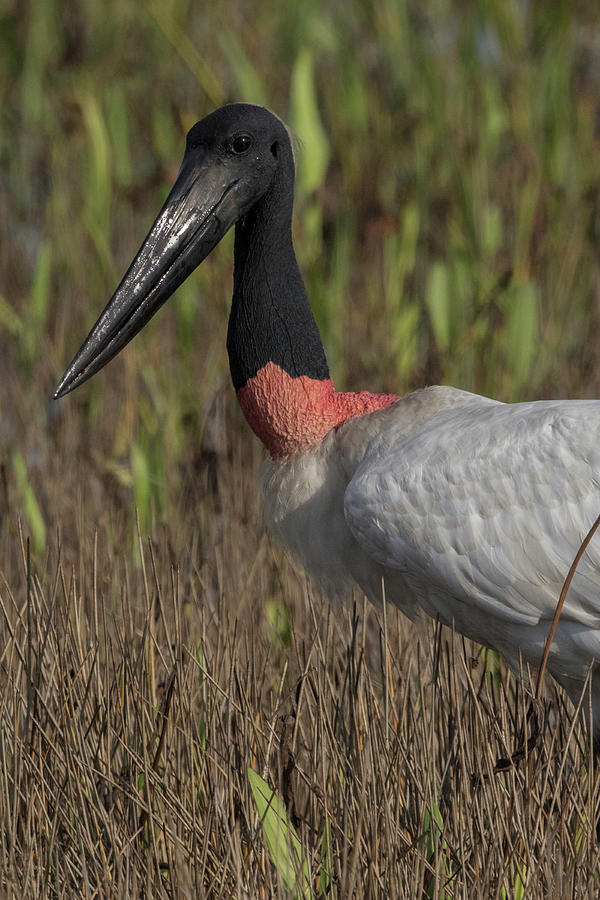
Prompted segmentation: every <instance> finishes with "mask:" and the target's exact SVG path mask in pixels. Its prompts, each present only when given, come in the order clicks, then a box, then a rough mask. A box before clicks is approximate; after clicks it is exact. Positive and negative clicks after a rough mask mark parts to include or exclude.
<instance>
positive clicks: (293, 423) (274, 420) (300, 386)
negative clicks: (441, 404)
mask: <svg viewBox="0 0 600 900" xmlns="http://www.w3.org/2000/svg"><path fill="white" fill-rule="evenodd" d="M237 397H238V401H239V404H240V406H241V408H242V412H243V413H244V415H245V417H246V419H247V421H248V424H249V425H250V427H251V428H252V430H253V431H254V432H255V434H257V435H258V437H259V438H260V439H261V441H262V442H263V444H264V445H265V447H266V448H267V450H268V451H269V453H270V454H271V456H273V457H275V458H277V457H281V456H289V455H290V454H291V453H297V452H299V451H302V450H306V449H308V447H310V446H313V445H314V444H318V443H319V441H322V440H323V438H324V437H325V435H326V434H327V432H328V431H331V429H332V428H335V426H336V425H341V424H342V422H345V421H346V419H350V418H352V417H353V416H362V415H365V413H370V412H374V411H375V410H376V409H382V408H383V407H384V406H389V405H390V404H391V403H395V402H396V400H398V399H399V398H398V397H397V396H396V394H371V393H369V391H359V392H348V393H343V392H338V391H336V389H335V388H334V386H333V381H332V380H331V378H328V379H327V380H326V381H320V380H319V379H315V378H308V377H307V376H306V375H300V377H299V378H292V377H291V375H288V373H287V372H285V371H284V370H283V369H282V368H280V367H279V366H277V365H275V363H272V362H269V363H267V365H266V366H264V367H263V368H262V369H260V370H259V371H258V372H257V373H256V375H255V376H254V377H253V378H250V379H249V380H248V381H247V382H246V384H245V385H244V387H242V388H240V389H239V391H238V392H237Z"/></svg>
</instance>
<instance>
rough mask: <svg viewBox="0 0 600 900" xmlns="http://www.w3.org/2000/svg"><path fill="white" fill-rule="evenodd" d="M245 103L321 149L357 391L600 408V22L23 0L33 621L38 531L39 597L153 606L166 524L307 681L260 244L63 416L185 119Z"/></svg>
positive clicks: (333, 302) (21, 420) (326, 218)
mask: <svg viewBox="0 0 600 900" xmlns="http://www.w3.org/2000/svg"><path fill="white" fill-rule="evenodd" d="M238 100H245V101H250V102H255V103H261V104H265V105H267V106H268V107H270V108H271V109H272V110H274V111H275V112H276V113H277V114H279V115H280V116H281V117H282V118H283V119H284V120H286V121H287V122H288V123H289V124H290V125H291V126H292V128H293V129H294V131H295V133H296V135H297V137H298V152H297V163H298V173H297V175H298V177H297V191H296V194H297V202H296V217H295V240H296V249H297V255H298V258H299V261H300V265H301V269H302V270H303V272H304V275H305V278H306V281H307V284H308V289H309V296H310V297H311V302H312V305H313V309H314V312H315V315H316V318H317V321H318V324H319V326H320V328H321V332H322V336H323V340H324V344H325V348H326V351H327V354H328V358H329V362H330V367H331V371H332V375H333V376H334V379H335V381H336V385H337V387H338V388H344V389H355V388H368V389H371V390H393V391H396V392H399V393H403V392H406V391H408V390H410V389H413V388H416V387H420V386H423V385H425V384H428V383H435V382H441V383H448V384H454V385H456V386H458V387H461V388H465V389H467V390H473V391H477V392H481V393H486V394H490V395H493V396H494V397H497V398H499V399H502V400H507V401H514V400H520V399H524V398H528V399H535V398H544V397H559V396H560V397H583V396H596V397H600V367H599V351H600V344H599V340H600V256H599V253H598V249H599V246H600V7H599V5H598V3H597V2H596V0H589V2H584V0H582V2H578V3H572V2H570V0H555V2H552V3H546V2H542V0H529V2H526V0H523V2H516V0H470V2H469V0H419V2H411V0H344V2H338V0H327V2H323V0H304V2H303V3H301V4H299V3H296V2H293V0H280V2H279V3H276V4H274V3H268V2H266V0H253V2H250V0H236V2H232V3H227V4H225V3H215V4H210V3H198V2H194V0H161V2H158V0H156V2H155V0H142V2H134V0H103V2H99V0H78V2H73V3H71V2H61V0H0V571H1V573H2V584H3V585H4V587H0V592H2V591H4V590H5V589H6V591H7V592H8V594H9V595H10V596H11V597H13V596H14V598H16V599H15V601H14V602H15V609H20V610H21V613H20V616H21V618H20V621H21V624H22V623H23V609H24V606H23V604H24V603H25V602H26V601H27V602H29V601H28V599H27V598H29V599H30V597H31V594H30V588H31V581H30V578H29V579H26V578H25V575H26V571H25V570H26V569H27V562H26V553H25V551H24V540H25V537H26V536H29V537H30V539H31V563H30V564H31V565H33V566H34V567H35V570H36V572H37V573H38V576H39V579H40V582H39V584H40V590H42V589H43V587H44V585H53V586H54V590H56V589H57V576H56V566H57V559H60V563H61V565H63V566H65V571H69V570H70V571H72V572H73V573H74V574H73V578H76V583H77V585H78V587H77V589H75V588H73V590H74V591H75V592H76V593H77V595H78V596H79V597H83V598H84V606H85V603H86V602H87V601H86V600H85V598H86V597H88V598H89V597H91V596H93V597H94V598H95V597H96V590H97V588H98V589H99V590H100V593H101V595H102V598H103V601H104V603H105V606H106V608H107V609H111V610H112V611H113V612H114V613H115V615H117V616H118V615H120V614H121V612H122V611H123V604H124V603H125V599H126V598H127V602H128V603H129V602H131V603H132V604H133V607H135V603H136V602H137V600H139V604H140V609H142V610H146V611H147V606H146V605H145V604H146V601H145V600H144V598H146V599H147V596H148V585H147V582H146V570H145V569H144V568H143V567H142V562H143V541H144V539H145V538H146V537H147V536H151V537H152V540H153V542H154V543H153V546H154V547H155V552H156V561H157V565H158V569H159V574H158V575H157V578H158V580H159V581H160V579H161V578H162V579H165V580H166V583H167V584H168V582H169V578H170V575H169V572H170V568H169V567H170V566H171V565H172V566H174V567H175V570H177V571H178V572H179V573H180V575H181V578H182V587H181V591H182V597H183V598H184V599H183V600H182V603H183V604H184V608H185V610H186V612H185V615H186V616H187V619H186V622H187V625H186V628H189V629H190V631H189V634H190V641H192V643H193V640H196V636H197V634H198V633H200V631H201V629H200V625H199V624H198V622H196V624H195V625H193V620H194V613H193V612H192V611H190V610H191V609H192V607H194V604H197V603H200V604H202V603H208V602H209V601H208V600H207V599H206V598H207V597H209V598H210V597H211V596H214V597H218V598H221V600H220V602H223V598H228V600H227V603H228V604H229V606H228V608H229V609H230V610H232V611H233V612H234V613H235V615H239V616H240V617H242V616H243V615H247V616H249V617H250V618H249V621H251V622H253V623H255V624H256V626H257V628H258V629H259V632H260V628H263V629H265V632H264V633H265V634H266V635H267V636H268V637H267V638H265V640H267V643H268V646H269V647H270V648H271V650H273V648H277V652H276V653H272V654H271V656H272V657H273V658H274V661H273V659H271V662H270V664H273V665H274V666H275V671H276V672H278V673H279V674H281V667H282V666H283V665H284V663H283V662H282V660H283V659H285V652H286V651H285V648H286V647H287V646H289V640H290V636H289V621H288V618H287V611H288V610H289V608H290V607H291V606H292V605H293V603H292V601H291V600H290V597H291V596H292V594H293V596H294V597H295V598H298V597H300V596H301V590H300V589H299V587H298V583H297V582H294V583H295V584H296V587H295V588H294V589H293V590H292V583H293V578H294V577H295V576H293V575H292V574H291V572H292V570H291V569H289V567H287V568H286V566H287V563H284V562H282V561H281V558H280V557H279V556H278V555H277V551H276V550H273V549H272V548H271V545H270V543H269V542H268V540H267V539H266V537H265V534H264V526H263V524H262V519H261V510H260V502H259V500H258V497H257V492H256V491H255V490H254V488H253V486H252V485H253V481H254V478H255V475H256V474H257V472H258V470H259V466H260V461H261V459H262V448H261V447H260V446H258V443H257V441H256V440H255V439H254V438H253V436H252V435H251V434H250V432H249V429H247V427H246V426H245V423H244V422H243V419H242V416H241V414H240V413H239V411H238V409H237V406H236V402H235V397H234V393H233V390H232V389H231V387H230V385H229V380H228V368H227V356H226V350H225V334H226V324H227V316H228V309H229V299H230V293H231V284H232V236H229V238H228V239H226V240H224V241H223V242H222V244H221V245H220V246H219V247H218V248H217V249H216V250H215V252H214V253H213V254H212V256H211V257H210V258H209V259H208V260H207V261H206V262H205V263H204V264H203V265H202V266H201V268H200V269H199V270H198V271H197V272H196V273H194V275H193V276H192V277H191V278H190V279H189V280H188V282H187V283H186V284H184V285H183V286H182V287H181V288H180V290H179V291H178V292H177V294H176V296H175V298H174V299H173V300H172V301H171V302H170V303H169V304H168V305H167V306H166V307H165V308H164V309H163V310H162V311H161V312H160V314H159V315H158V316H157V318H156V319H155V320H154V321H153V322H152V324H151V325H150V326H149V327H148V328H147V329H145V331H144V332H143V333H142V334H141V335H140V336H139V337H138V338H137V339H136V340H135V341H134V343H133V344H132V345H130V346H129V347H128V348H127V350H126V351H125V352H124V353H123V354H122V355H121V356H120V357H119V358H118V359H117V360H115V361H114V362H112V363H111V364H110V366H109V367H108V368H107V369H106V370H105V371H103V372H102V373H101V374H100V375H99V376H97V377H96V378H95V379H93V380H92V381H91V382H90V383H88V384H86V385H85V386H84V387H83V388H82V389H79V390H78V391H76V392H75V394H73V395H71V396H69V397H68V398H66V399H65V400H62V401H60V402H59V403H56V402H54V401H53V400H52V399H51V397H52V392H53V389H54V386H55V385H56V383H57V381H58V378H59V377H60V375H61V374H62V372H63V370H64V368H65V366H66V364H67V363H68V362H69V361H70V359H71V358H72V356H73V354H74V353H75V351H76V349H77V348H78V347H79V345H80V343H81V341H82V339H83V338H84V337H85V335H86V334H87V332H88V330H89V328H90V327H91V325H92V324H93V322H94V321H95V319H96V317H97V315H98V314H99V312H100V311H101V309H102V308H103V306H104V304H105V303H106V301H107V300H108V298H109V297H110V295H111V294H112V292H113V290H114V288H115V286H116V285H117V283H118V281H119V280H120V277H121V275H122V273H123V272H124V270H125V269H126V267H127V265H128V263H129V261H130V259H131V258H132V256H133V254H134V252H135V251H136V250H137V248H138V246H139V244H140V243H141V240H142V238H143V237H144V235H145V234H146V231H147V229H148V227H149V225H150V224H151V222H152V221H153V219H154V217H155V215H156V213H157V211H158V209H159V207H160V205H161V203H162V201H163V199H164V197H165V195H166V193H167V191H168V189H169V187H170V185H171V183H172V181H173V179H174V177H175V175H176V173H177V171H178V166H179V163H180V160H181V157H182V154H183V148H184V139H185V133H186V131H187V130H188V129H189V128H190V127H191V126H192V125H193V124H194V123H195V122H196V121H197V120H198V119H200V118H201V117H202V116H204V115H205V114H207V113H208V112H209V111H211V110H212V109H214V108H215V107H217V106H219V105H221V104H223V103H225V102H229V101H238ZM136 517H137V519H136ZM138 533H139V535H140V536H141V538H142V541H141V542H140V541H139V540H138ZM153 564H154V563H153ZM148 565H149V563H148ZM161 566H162V568H161ZM30 577H31V571H30ZM72 584H75V582H73V583H72ZM68 585H69V580H68V578H67V579H66V581H65V585H64V596H65V598H67V597H68V596H70V590H71V588H70V587H69V586H68ZM282 588H283V590H282ZM294 590H295V593H294ZM11 592H12V593H11ZM136 592H138V593H136ZM211 592H212V593H211ZM282 594H283V597H284V599H283V600H282V599H281V597H282ZM19 597H20V598H21V600H19ZM199 597H200V598H202V599H201V600H199V599H198V598H199ZM136 598H137V600H136ZM140 598H142V599H140ZM294 602H295V601H294ZM65 603H66V606H67V607H68V606H69V603H68V602H67V600H66V599H65ZM209 605H210V604H209ZM51 606H52V604H50V605H49V606H48V609H50V608H51ZM127 608H128V609H129V612H128V615H130V616H134V614H133V613H132V612H131V609H130V608H129V607H127ZM194 608H195V607H194ZM282 610H283V613H284V614H283V617H282ZM48 615H49V616H50V615H51V614H50V612H48ZM78 615H79V614H78ZM90 615H91V613H90ZM123 615H125V614H124V613H123ZM9 618H10V617H9ZM92 618H93V617H92ZM134 618H135V616H134ZM142 618H143V617H142ZM78 621H79V620H78ZM194 621H195V620H194ZM211 621H212V622H213V625H214V621H215V620H211ZM191 623H192V624H191ZM96 625H97V621H96ZM202 627H203V628H204V627H205V626H204V625H203V626H202ZM199 630H200V631H199ZM259 632H257V633H259ZM12 633H13V632H11V634H12ZM15 633H16V632H15ZM57 633H60V629H59V632H57ZM202 633H203V635H204V638H203V640H206V632H205V631H204V632H202ZM144 634H145V632H144ZM13 636H14V635H13ZM42 637H43V636H42ZM42 637H40V641H41V644H40V646H42V644H43V645H44V646H45V643H44V642H45V640H46V638H45V637H44V638H43V640H42ZM146 637H147V636H146ZM146 637H144V640H146ZM198 642H199V643H198V646H200V644H201V643H202V642H201V641H200V638H198ZM269 642H270V643H269ZM58 643H59V645H60V640H59V641H58ZM202 647H203V649H204V652H205V653H206V644H202ZM198 652H200V651H198ZM236 652H237V651H236ZM279 653H281V655H278V654H279ZM234 655H235V654H234ZM40 666H41V662H40ZM277 667H279V668H277ZM3 671H5V673H6V671H8V670H3ZM4 677H6V676H4ZM269 677H271V676H269ZM272 677H273V678H275V676H274V675H273V676H272ZM282 678H283V676H282ZM140 690H142V688H140ZM152 690H155V685H153V688H152ZM203 690H206V688H205V687H204V688H203ZM152 696H153V698H154V701H155V705H156V696H155V694H154V695H152ZM149 708H150V709H152V708H153V707H152V704H150V707H149ZM3 709H4V707H3ZM150 717H151V716H150ZM17 730H18V729H17ZM15 734H16V731H15ZM15 740H16V738H15ZM17 743H18V742H17ZM15 746H17V745H16V744H15ZM15 752H16V751H15ZM9 758H10V759H11V760H13V757H12V756H10V755H9ZM15 758H16V757H15ZM11 764H12V763H11ZM67 768H68V767H67ZM26 790H27V788H23V791H24V792H25V791H26ZM458 827H459V828H460V827H461V826H460V823H459V824H458ZM432 852H433V851H432ZM436 852H437V851H436ZM499 853H500V857H499V858H501V856H502V853H501V848H500V851H499ZM511 865H512V863H511ZM514 866H516V868H514V867H513V869H514V870H513V872H512V875H511V878H513V881H514V878H515V877H516V876H515V874H514V873H515V872H516V873H517V874H519V873H522V871H523V869H522V866H521V863H520V862H519V861H517V862H515V863H514ZM511 884H512V882H511ZM412 895H413V896H417V894H412ZM508 895H510V896H512V894H510V891H509V894H507V895H506V896H508ZM543 895H544V894H543V892H542V893H541V894H540V896H543ZM427 896H433V894H427ZM470 896H475V894H474V893H471V894H470ZM514 896H517V893H515V894H514ZM532 896H533V894H532Z"/></svg>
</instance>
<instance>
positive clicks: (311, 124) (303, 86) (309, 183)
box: [291, 47, 329, 194]
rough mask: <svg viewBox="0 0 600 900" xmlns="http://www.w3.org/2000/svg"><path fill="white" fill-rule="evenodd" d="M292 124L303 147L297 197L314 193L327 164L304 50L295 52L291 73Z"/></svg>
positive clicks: (310, 69)
mask: <svg viewBox="0 0 600 900" xmlns="http://www.w3.org/2000/svg"><path fill="white" fill-rule="evenodd" d="M291 104H292V122H293V127H294V130H295V131H296V133H297V135H298V137H299V138H300V140H301V141H302V143H303V144H304V145H305V147H306V152H305V153H302V154H301V155H300V159H299V160H298V177H297V184H298V189H299V191H300V193H304V194H309V193H310V192H311V191H314V190H316V188H318V187H319V186H320V185H321V184H322V183H323V180H324V178H325V172H326V171H327V166H328V164H329V141H328V140H327V135H326V133H325V129H324V128H323V126H322V124H321V119H320V117H319V108H318V103H317V92H316V87H315V77H314V64H313V55H312V52H311V51H310V50H309V49H308V47H302V49H301V50H300V51H299V53H298V56H297V57H296V61H295V63H294V68H293V70H292V85H291Z"/></svg>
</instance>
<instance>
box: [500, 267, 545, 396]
mask: <svg viewBox="0 0 600 900" xmlns="http://www.w3.org/2000/svg"><path fill="white" fill-rule="evenodd" d="M506 300H507V302H506V356H507V361H508V366H509V369H510V373H511V375H512V377H513V379H514V386H515V390H516V391H518V390H519V389H520V388H521V387H523V385H524V384H525V382H526V380H527V378H528V377H529V374H530V372H531V368H532V365H533V361H534V359H535V357H536V354H537V349H538V312H537V294H536V289H535V285H534V284H533V283H532V282H528V283H527V284H513V286H512V288H511V290H510V291H509V292H508V295H507V298H506Z"/></svg>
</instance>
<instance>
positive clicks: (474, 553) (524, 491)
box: [264, 387, 600, 710]
mask: <svg viewBox="0 0 600 900" xmlns="http://www.w3.org/2000/svg"><path fill="white" fill-rule="evenodd" d="M599 473H600V402H599V401H594V400H579V401H577V400H576V401H547V402H537V403H518V404H503V403H498V402H496V401H493V400H489V399H487V398H485V397H479V396H477V395H474V394H469V393H467V392H464V391H459V390H456V389H454V388H448V387H432V388H427V389H425V390H422V391H417V392H415V393H413V394H410V395H408V396H406V397H404V398H402V399H400V400H399V401H398V402H397V403H395V404H393V405H392V406H389V407H387V408H385V409H383V410H379V411H376V412H373V413H370V414H369V415H366V416H360V417H357V418H353V419H350V420H348V421H347V422H346V423H345V424H343V425H342V426H341V427H339V428H338V429H334V430H332V431H331V432H330V433H329V434H328V435H327V437H326V438H325V440H324V441H322V443H321V444H320V445H318V446H317V447H316V448H314V449H313V450H308V451H306V452H304V453H302V454H296V455H293V456H291V457H289V458H286V459H279V460H269V461H268V462H267V464H266V471H265V479H264V493H265V502H266V514H267V518H268V521H269V524H270V526H271V529H272V530H273V532H274V533H275V535H276V536H277V537H278V538H279V539H280V540H281V541H282V542H283V543H284V544H285V545H286V546H287V547H289V548H290V550H291V551H292V552H293V553H294V554H295V555H296V556H297V557H298V558H299V559H300V560H301V561H302V563H303V564H304V566H305V567H306V568H307V569H308V570H309V571H311V572H312V573H313V574H314V575H316V576H317V577H318V578H319V579H321V580H322V581H324V582H326V583H327V584H328V585H329V586H331V587H333V588H334V589H335V590H338V591H339V590H341V589H343V588H344V586H345V585H346V584H347V583H348V581H349V580H353V581H354V582H355V583H356V584H357V585H359V586H360V587H361V588H362V589H363V590H364V591H365V592H366V593H367V595H368V596H369V597H370V599H371V600H372V601H373V602H375V603H378V602H380V601H381V591H382V586H381V579H382V577H383V578H384V579H385V591H386V598H387V600H389V601H391V602H393V603H394V604H396V605H397V606H398V607H400V609H402V610H403V611H404V612H405V613H406V614H407V615H408V616H410V617H411V618H414V617H415V615H416V613H417V611H418V609H419V608H422V609H423V610H424V611H425V612H426V613H428V614H429V615H430V616H432V617H434V618H438V619H439V620H440V621H441V622H443V623H445V624H446V625H453V626H454V627H455V628H456V630H457V631H458V632H460V633H462V634H465V635H467V636H468V637H470V638H472V639H473V640H475V641H478V642H479V643H482V644H484V645H486V646H488V647H492V648H494V649H496V650H498V651H499V652H500V653H502V654H503V656H504V657H505V658H506V659H507V661H508V662H509V663H510V664H511V666H512V667H513V668H514V669H515V670H517V671H518V670H519V667H520V657H521V658H522V661H523V663H524V664H528V663H529V664H531V665H532V666H534V667H535V666H536V664H537V663H539V660H540V657H541V654H542V651H543V647H544V642H545V639H546V636H547V634H548V630H549V628H550V624H551V621H552V617H553V615H554V612H555V609H556V604H557V601H558V598H559V595H560V591H561V588H562V585H563V583H564V580H565V577H566V575H567V573H568V571H569V567H570V566H571V563H572V562H573V559H574V557H575V555H576V553H577V551H578V549H579V547H580V545H581V542H582V540H583V539H584V537H585V536H586V534H587V532H588V530H589V529H590V527H591V525H592V524H593V522H594V520H595V518H596V516H597V515H598V513H599V512H600V481H599ZM599 566H600V535H599V536H598V538H597V539H595V540H593V541H592V543H591V544H590V547H589V549H588V552H587V553H586V554H585V555H584V557H583V559H582V560H581V562H580V564H579V567H578V569H577V572H576V575H575V577H574V579H573V583H572V585H571V588H570V591H569V593H568V596H567V600H566V603H565V606H564V609H563V612H562V616H561V619H560V622H559V625H558V630H557V633H556V636H555V639H554V642H553V645H552V650H551V654H550V658H549V669H550V671H551V672H552V674H553V675H554V676H555V677H556V678H557V679H558V680H559V681H560V682H561V683H562V684H563V686H564V687H565V688H566V689H567V691H568V692H569V693H570V695H571V697H572V699H573V700H574V701H575V702H576V701H577V700H578V699H579V696H580V693H581V690H582V688H583V685H584V682H585V678H586V675H587V673H588V670H589V668H590V666H592V667H595V665H596V660H598V659H600V568H599ZM598 699H599V700H600V693H599V694H598ZM598 709H599V710H600V705H599V706H598Z"/></svg>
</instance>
